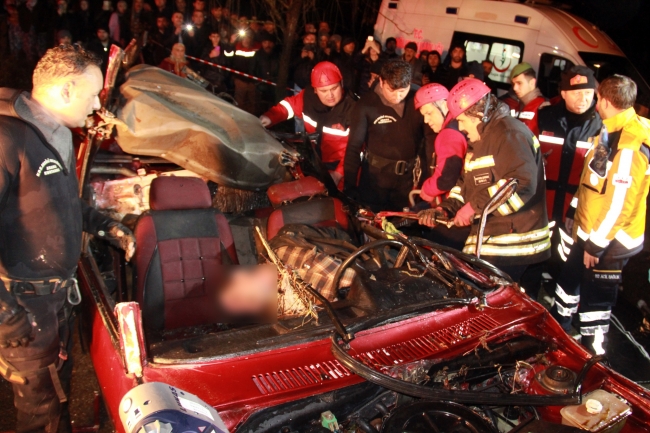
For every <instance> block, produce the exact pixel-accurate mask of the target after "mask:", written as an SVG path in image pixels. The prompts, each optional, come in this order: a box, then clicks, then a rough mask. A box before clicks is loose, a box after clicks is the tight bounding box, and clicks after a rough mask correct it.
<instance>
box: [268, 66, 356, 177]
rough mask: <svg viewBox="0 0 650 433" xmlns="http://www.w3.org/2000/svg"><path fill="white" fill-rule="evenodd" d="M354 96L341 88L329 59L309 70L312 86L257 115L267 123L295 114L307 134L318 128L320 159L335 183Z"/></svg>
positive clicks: (341, 78)
mask: <svg viewBox="0 0 650 433" xmlns="http://www.w3.org/2000/svg"><path fill="white" fill-rule="evenodd" d="M354 104H355V99H354V97H353V96H352V95H351V94H350V92H347V91H346V89H344V88H343V76H342V75H341V71H339V68H337V67H336V65H334V63H331V62H320V63H318V64H317V65H316V66H315V67H314V69H312V71H311V88H310V87H307V88H306V89H303V90H301V91H300V93H298V94H297V95H295V96H289V97H287V98H285V99H284V100H282V101H280V103H279V104H278V105H276V106H274V107H272V108H271V109H270V110H269V111H267V112H266V113H264V114H263V115H261V116H260V121H261V122H262V125H264V126H266V127H269V126H273V125H275V124H277V123H280V122H282V121H284V120H287V119H291V118H293V117H294V116H295V117H297V118H299V119H302V120H304V122H305V130H306V131H307V133H309V134H313V133H314V132H319V133H320V135H321V137H320V148H319V149H318V150H319V153H320V156H321V159H322V161H323V163H324V164H325V166H326V167H327V169H328V170H329V171H330V174H331V175H332V179H334V182H335V183H336V184H337V185H338V184H340V183H341V179H343V158H344V156H345V149H346V147H347V145H348V137H349V135H350V113H351V111H352V107H354Z"/></svg>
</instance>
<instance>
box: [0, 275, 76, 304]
mask: <svg viewBox="0 0 650 433" xmlns="http://www.w3.org/2000/svg"><path fill="white" fill-rule="evenodd" d="M0 279H2V281H3V282H4V283H5V286H6V287H7V288H8V289H9V290H10V291H11V293H13V294H14V295H36V296H45V295H52V294H54V293H57V292H59V291H61V290H67V292H68V302H70V304H72V305H78V304H79V303H80V302H81V293H80V292H79V285H78V284H77V279H76V278H66V279H62V278H53V279H50V280H15V279H11V278H6V277H4V276H3V277H0Z"/></svg>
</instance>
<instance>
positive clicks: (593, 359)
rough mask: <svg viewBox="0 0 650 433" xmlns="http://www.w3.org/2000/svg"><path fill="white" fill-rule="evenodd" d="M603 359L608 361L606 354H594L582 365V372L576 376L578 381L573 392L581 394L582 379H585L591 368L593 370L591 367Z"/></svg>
mask: <svg viewBox="0 0 650 433" xmlns="http://www.w3.org/2000/svg"><path fill="white" fill-rule="evenodd" d="M601 361H606V362H608V361H607V357H606V356H605V355H596V356H592V357H591V358H589V360H588V361H587V362H585V365H584V366H583V367H582V370H580V373H578V377H576V383H575V385H574V386H573V393H574V394H580V391H581V390H582V381H583V380H585V377H586V376H587V373H588V372H589V370H591V367H593V366H594V365H596V364H597V363H599V362H601Z"/></svg>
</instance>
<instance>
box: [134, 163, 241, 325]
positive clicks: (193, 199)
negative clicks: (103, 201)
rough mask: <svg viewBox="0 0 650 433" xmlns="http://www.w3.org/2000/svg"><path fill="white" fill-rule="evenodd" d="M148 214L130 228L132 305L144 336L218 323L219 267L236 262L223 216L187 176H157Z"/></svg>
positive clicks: (196, 181)
mask: <svg viewBox="0 0 650 433" xmlns="http://www.w3.org/2000/svg"><path fill="white" fill-rule="evenodd" d="M149 201H150V207H151V210H150V211H149V212H147V213H145V214H143V215H142V216H141V217H140V219H139V220H138V223H137V225H136V228H135V237H136V241H137V249H136V253H135V256H134V260H133V263H134V267H135V270H134V271H135V293H136V300H137V301H138V302H139V303H140V307H141V309H142V317H143V324H144V327H145V329H146V330H147V331H162V330H168V329H177V328H183V327H187V326H195V325H202V324H212V323H216V322H218V320H217V319H218V317H216V316H217V313H216V311H217V309H216V300H215V299H214V296H215V295H214V292H215V290H216V288H217V287H218V285H219V284H220V282H221V280H222V279H223V278H224V275H225V273H224V265H229V264H236V263H237V252H236V250H235V244H234V242H233V236H232V233H231V230H230V227H229V225H228V222H227V221H226V218H225V217H224V215H223V214H222V213H221V212H219V211H218V210H217V209H214V208H213V207H212V199H211V196H210V191H209V189H208V186H207V185H206V183H205V182H204V181H203V180H201V179H198V178H190V177H173V176H170V177H158V178H156V179H155V180H154V181H153V182H152V183H151V190H150V198H149Z"/></svg>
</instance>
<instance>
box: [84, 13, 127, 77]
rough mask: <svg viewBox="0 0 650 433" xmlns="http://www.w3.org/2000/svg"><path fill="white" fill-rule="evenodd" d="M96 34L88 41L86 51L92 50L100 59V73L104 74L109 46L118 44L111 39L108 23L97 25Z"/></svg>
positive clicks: (109, 50) (109, 51)
mask: <svg viewBox="0 0 650 433" xmlns="http://www.w3.org/2000/svg"><path fill="white" fill-rule="evenodd" d="M96 35H97V37H96V38H95V39H93V40H91V41H90V42H89V43H88V51H92V52H93V53H94V54H95V55H96V56H97V57H99V58H100V59H102V65H101V67H102V73H103V74H104V76H105V75H106V68H107V67H108V56H109V55H110V53H111V47H112V46H113V45H117V46H119V44H118V43H117V41H115V40H113V39H111V36H110V33H109V32H108V25H98V26H97V32H96Z"/></svg>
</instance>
